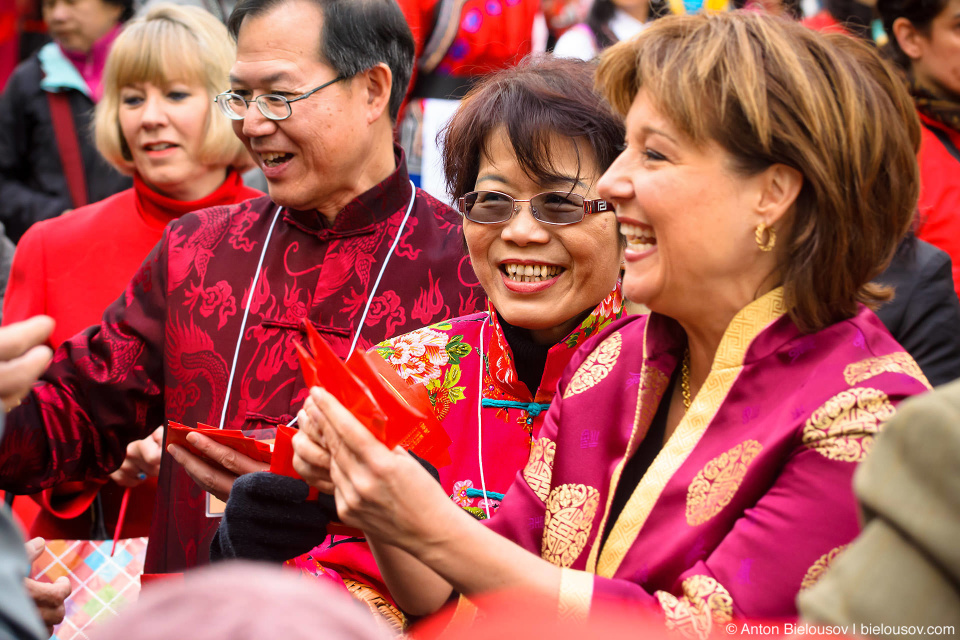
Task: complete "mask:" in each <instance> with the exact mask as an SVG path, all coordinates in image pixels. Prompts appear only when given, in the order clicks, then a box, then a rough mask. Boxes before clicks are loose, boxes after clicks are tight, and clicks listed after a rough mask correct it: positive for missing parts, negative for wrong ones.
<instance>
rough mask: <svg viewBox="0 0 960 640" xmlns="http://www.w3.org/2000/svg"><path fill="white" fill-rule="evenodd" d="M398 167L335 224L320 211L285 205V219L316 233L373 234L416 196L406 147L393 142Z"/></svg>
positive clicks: (342, 212)
mask: <svg viewBox="0 0 960 640" xmlns="http://www.w3.org/2000/svg"><path fill="white" fill-rule="evenodd" d="M393 158H394V161H395V162H396V165H397V168H396V169H394V171H393V173H391V174H390V175H389V176H387V177H386V178H385V179H384V180H383V181H381V182H380V183H379V184H377V185H375V186H374V187H373V188H371V189H369V190H367V191H365V192H364V193H361V194H360V195H359V196H357V197H356V198H354V199H353V200H351V201H350V202H348V203H347V206H345V207H344V208H343V209H341V210H340V212H339V213H338V214H337V217H336V218H334V220H333V224H332V225H331V224H329V223H328V222H327V219H326V218H325V217H324V216H322V215H320V214H319V213H318V212H317V211H297V210H295V209H289V208H287V207H284V209H283V218H284V220H286V221H287V222H289V223H290V224H292V225H293V226H295V227H297V228H299V229H300V230H302V231H305V232H307V233H312V234H316V235H321V236H323V235H334V236H352V235H363V234H367V233H373V230H374V228H375V227H376V225H377V224H378V223H380V222H383V221H384V220H386V219H387V218H389V217H390V216H392V215H394V214H395V213H396V212H397V211H406V210H407V207H408V206H409V205H410V198H411V196H412V195H413V192H412V189H413V187H412V185H411V183H410V176H409V174H408V173H407V159H406V157H405V156H404V154H403V149H402V148H401V147H400V146H399V145H397V144H394V145H393Z"/></svg>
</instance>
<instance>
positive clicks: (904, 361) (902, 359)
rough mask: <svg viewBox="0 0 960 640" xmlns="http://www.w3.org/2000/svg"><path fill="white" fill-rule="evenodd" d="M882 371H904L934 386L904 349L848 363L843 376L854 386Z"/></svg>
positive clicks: (926, 385)
mask: <svg viewBox="0 0 960 640" xmlns="http://www.w3.org/2000/svg"><path fill="white" fill-rule="evenodd" d="M881 373H902V374H905V375H908V376H910V377H911V378H914V379H915V380H919V381H920V382H921V383H923V386H925V387H926V388H927V389H932V388H933V387H931V386H930V381H929V380H927V376H925V375H923V371H921V370H920V366H919V365H918V364H917V363H916V361H915V360H914V359H913V358H911V357H910V354H909V353H906V352H904V351H898V352H897V353H888V354H887V355H885V356H879V357H876V358H867V359H866V360H861V361H860V362H853V363H851V364H848V365H847V366H846V368H845V369H844V370H843V377H844V379H845V380H846V381H847V384H848V385H850V386H851V387H852V386H853V385H855V384H860V383H861V382H863V381H864V380H869V379H870V378H872V377H874V376H878V375H880V374H881Z"/></svg>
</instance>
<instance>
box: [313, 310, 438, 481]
mask: <svg viewBox="0 0 960 640" xmlns="http://www.w3.org/2000/svg"><path fill="white" fill-rule="evenodd" d="M304 326H305V330H306V333H307V340H308V344H309V346H310V351H312V354H311V353H310V351H307V349H305V348H304V347H303V346H301V345H298V347H297V351H298V354H299V356H300V366H301V367H302V369H303V376H304V380H305V381H306V383H307V385H308V386H321V387H323V388H325V389H326V390H327V391H328V392H330V393H331V394H332V395H333V396H334V397H335V398H336V399H337V400H338V401H339V402H340V404H342V405H343V406H344V407H346V408H347V409H348V410H349V411H350V412H351V413H352V414H353V415H354V417H355V418H357V420H359V421H360V422H361V423H362V424H363V425H364V426H365V427H366V428H367V429H368V430H369V431H370V433H372V434H373V435H374V436H375V437H376V438H377V439H378V440H379V441H380V442H382V443H383V444H384V445H386V446H387V447H389V448H391V449H392V448H393V447H395V446H397V445H400V446H401V447H403V448H404V449H406V450H408V451H412V452H413V453H415V454H417V455H418V456H420V457H421V458H423V459H424V460H426V461H427V462H429V463H430V464H432V465H433V466H434V467H436V468H438V469H439V468H440V467H443V466H446V465H448V464H450V454H449V452H448V448H449V447H450V444H451V441H450V437H449V436H448V435H447V432H446V431H445V430H444V429H443V426H442V425H441V424H440V422H439V421H438V420H437V418H436V416H435V415H434V413H433V405H432V404H431V403H430V397H429V395H428V394H427V390H426V388H425V387H424V386H423V385H422V384H415V385H413V386H410V385H408V384H407V383H406V382H405V381H404V380H403V379H402V378H401V377H400V376H399V375H398V374H397V372H396V371H394V369H393V367H391V366H390V365H389V364H388V363H387V362H385V361H384V360H383V359H382V358H380V357H379V356H377V355H372V354H369V353H365V352H362V351H356V352H354V353H353V355H352V356H351V357H350V358H349V359H348V360H347V362H346V363H343V362H341V361H340V359H339V358H338V357H337V356H336V354H334V353H333V351H332V350H331V349H330V346H329V345H328V344H327V343H326V342H325V341H324V340H323V338H321V337H320V334H318V333H317V331H316V330H315V329H314V328H313V325H311V324H310V323H308V322H305V323H304Z"/></svg>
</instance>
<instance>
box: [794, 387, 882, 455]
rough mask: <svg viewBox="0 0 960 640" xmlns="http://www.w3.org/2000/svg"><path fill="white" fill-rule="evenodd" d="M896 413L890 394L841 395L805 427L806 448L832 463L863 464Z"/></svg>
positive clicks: (870, 391) (860, 392)
mask: <svg viewBox="0 0 960 640" xmlns="http://www.w3.org/2000/svg"><path fill="white" fill-rule="evenodd" d="M894 413H896V410H895V409H894V408H893V405H892V404H891V403H890V400H889V399H888V398H887V394H885V393H884V392H883V391H880V390H879V389H873V388H870V387H855V388H853V389H847V390H846V391H841V392H840V393H838V394H837V395H835V396H833V397H832V398H830V399H829V400H827V401H826V402H825V403H824V405H823V406H822V407H820V408H819V409H817V410H816V411H814V412H813V413H812V414H811V415H810V417H809V418H808V419H807V422H806V424H805V425H804V426H803V436H802V438H803V444H805V445H806V446H807V447H809V448H810V449H814V450H816V451H817V453H819V454H820V455H822V456H824V457H825V458H829V459H830V460H842V461H844V462H860V461H862V460H864V459H865V458H866V457H867V454H869V453H870V449H871V448H872V447H873V438H874V435H876V434H877V433H879V432H880V429H881V427H882V424H883V422H884V421H886V420H889V419H890V418H891V417H893V414H894Z"/></svg>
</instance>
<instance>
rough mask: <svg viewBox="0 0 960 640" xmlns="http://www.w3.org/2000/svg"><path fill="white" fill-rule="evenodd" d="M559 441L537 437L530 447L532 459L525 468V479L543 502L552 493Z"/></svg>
mask: <svg viewBox="0 0 960 640" xmlns="http://www.w3.org/2000/svg"><path fill="white" fill-rule="evenodd" d="M556 451H557V443H556V442H554V441H553V440H551V439H550V438H537V439H536V440H535V441H534V443H533V446H532V447H530V459H529V460H527V466H525V467H524V468H523V479H524V480H525V481H526V482H527V486H528V487H530V489H531V490H533V492H534V493H535V494H537V497H538V498H540V501H541V502H546V501H547V496H548V495H550V482H551V481H552V480H553V456H554V454H555V453H556Z"/></svg>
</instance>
